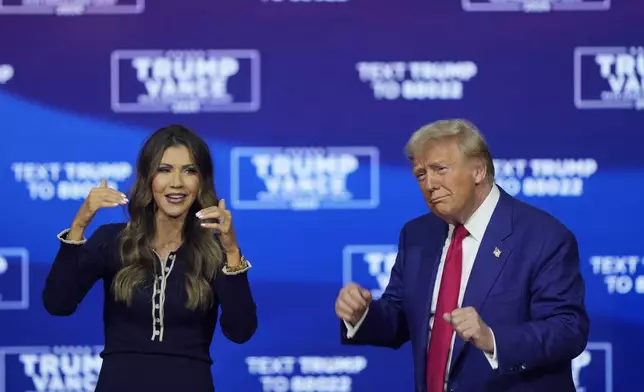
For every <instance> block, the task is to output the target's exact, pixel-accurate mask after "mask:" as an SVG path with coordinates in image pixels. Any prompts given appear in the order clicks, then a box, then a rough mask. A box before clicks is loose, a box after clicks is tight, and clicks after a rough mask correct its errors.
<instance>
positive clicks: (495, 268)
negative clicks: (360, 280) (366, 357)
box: [341, 189, 589, 392]
mask: <svg viewBox="0 0 644 392" xmlns="http://www.w3.org/2000/svg"><path fill="white" fill-rule="evenodd" d="M500 191H501V196H500V199H499V202H498V204H497V206H496V209H495V210H494V213H493V215H492V218H491V220H490V223H489V225H488V227H487V229H486V232H485V235H484V237H483V240H482V243H481V246H480V248H479V251H478V253H477V256H476V260H475V262H474V266H473V268H472V273H471V275H470V278H469V281H468V285H467V289H466V292H465V296H464V298H463V303H462V305H461V306H462V307H467V306H473V307H474V308H475V309H476V310H477V312H478V313H479V315H480V316H481V318H482V319H483V320H484V321H485V322H486V323H487V324H488V325H489V326H490V328H492V330H493V331H494V336H495V339H496V345H497V359H498V364H499V367H498V369H496V370H493V369H492V367H491V366H490V364H489V362H488V361H487V359H486V358H485V356H484V354H483V352H482V351H481V350H479V349H477V348H476V347H475V346H473V345H472V344H471V343H465V342H464V341H463V340H462V339H460V338H459V337H458V336H457V337H456V341H455V343H454V348H453V355H452V360H451V364H450V375H449V380H448V389H447V390H448V391H463V392H465V391H468V392H469V391H471V392H485V391H495V392H496V391H508V392H509V391H512V392H515V391H516V392H531V391H535V392H537V391H538V392H544V391H545V392H568V391H570V392H574V391H575V388H574V385H573V381H572V372H571V367H570V361H571V360H572V359H573V358H574V357H576V356H577V355H579V354H580V353H581V352H582V351H583V350H584V348H585V347H586V343H587V340H588V331H589V320H588V315H587V314H586V310H585V304H584V297H585V285H584V281H583V279H582V276H581V274H580V271H579V254H578V249H577V241H576V239H575V236H574V235H573V234H572V233H571V232H570V231H569V230H568V229H567V228H566V227H565V226H564V225H562V224H561V223H559V222H558V221H557V220H556V219H555V218H553V217H552V216H551V215H549V214H547V213H545V212H543V211H541V210H539V209H537V208H534V207H532V206H530V205H528V204H525V203H523V202H521V201H519V200H518V199H515V198H513V197H511V196H510V195H508V194H507V193H506V192H504V191H503V190H501V189H500ZM447 232H448V225H447V224H446V223H445V222H444V221H442V220H441V219H439V218H438V217H436V216H435V215H432V214H426V215H423V216H421V217H418V218H416V219H414V220H411V221H409V222H408V223H407V224H405V226H404V227H403V229H402V231H401V234H400V239H399V244H398V256H397V259H396V263H395V265H394V267H393V269H392V271H391V279H390V281H389V285H388V286H387V288H386V290H385V292H384V294H383V295H382V297H381V298H380V299H378V300H376V301H373V302H372V303H371V305H370V308H369V312H368V313H367V316H366V317H365V319H364V321H363V323H362V325H361V327H360V329H359V330H358V332H357V333H356V335H355V336H354V337H353V338H351V339H347V338H346V327H345V326H344V323H341V333H342V343H343V344H353V345H374V346H383V347H391V348H398V347H400V346H401V345H403V344H404V343H406V342H408V341H411V345H412V352H413V359H414V379H415V382H414V384H415V392H426V387H425V380H426V376H425V373H426V371H425V368H426V361H427V351H426V350H427V346H428V337H429V319H430V304H431V300H432V292H433V291H432V289H433V287H434V282H435V279H436V273H437V269H438V265H439V262H440V257H441V252H442V248H443V245H444V242H445V239H446V237H447ZM495 248H498V249H499V250H500V251H501V253H500V255H499V256H498V257H496V256H495V255H494V249H495ZM439 317H440V316H439Z"/></svg>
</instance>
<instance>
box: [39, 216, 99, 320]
mask: <svg viewBox="0 0 644 392" xmlns="http://www.w3.org/2000/svg"><path fill="white" fill-rule="evenodd" d="M69 230H70V229H66V230H64V231H62V232H61V233H60V234H58V240H59V241H60V248H59V249H58V253H57V254H56V258H55V259H54V262H53V264H52V266H51V269H50V271H49V274H48V275H47V278H46V281H45V288H44V289H43V292H42V301H43V305H44V306H45V309H46V310H47V312H48V313H50V314H52V315H55V316H70V315H72V314H73V313H74V312H75V311H76V309H77V307H78V305H79V304H80V302H81V301H82V300H83V298H85V295H87V292H88V291H89V290H90V289H91V288H92V286H93V285H94V283H95V282H96V281H97V280H99V279H101V278H103V276H104V273H105V269H106V260H107V256H106V254H107V253H108V249H107V247H106V238H105V237H106V230H105V226H101V227H99V228H98V229H97V230H96V231H95V232H94V233H93V234H92V236H90V238H89V240H87V239H82V240H81V241H72V240H68V239H67V235H68V234H69Z"/></svg>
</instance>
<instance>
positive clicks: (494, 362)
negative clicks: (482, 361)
mask: <svg viewBox="0 0 644 392" xmlns="http://www.w3.org/2000/svg"><path fill="white" fill-rule="evenodd" d="M490 333H492V341H493V342H494V352H493V353H492V354H490V353H486V352H485V351H483V354H484V355H485V358H487V361H488V362H489V363H490V366H492V369H494V370H496V369H498V368H499V361H498V359H497V357H496V339H495V338H494V331H492V328H490Z"/></svg>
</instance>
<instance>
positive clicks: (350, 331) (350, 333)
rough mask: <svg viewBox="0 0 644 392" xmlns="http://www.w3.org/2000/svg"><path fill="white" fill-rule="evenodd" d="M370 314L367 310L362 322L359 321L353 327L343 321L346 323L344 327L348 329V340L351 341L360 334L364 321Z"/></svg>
mask: <svg viewBox="0 0 644 392" xmlns="http://www.w3.org/2000/svg"><path fill="white" fill-rule="evenodd" d="M368 312H369V308H367V310H365V311H364V314H363V315H362V317H361V318H360V320H358V322H357V323H356V325H355V326H352V325H351V324H349V323H348V322H347V321H346V320H342V321H344V325H345V326H346V327H347V339H351V338H352V337H354V336H355V334H356V333H358V329H360V326H361V325H362V322H363V321H364V319H365V317H367V313H368Z"/></svg>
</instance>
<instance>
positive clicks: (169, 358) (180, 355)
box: [43, 224, 257, 392]
mask: <svg viewBox="0 0 644 392" xmlns="http://www.w3.org/2000/svg"><path fill="white" fill-rule="evenodd" d="M123 227H125V224H108V225H103V226H100V227H99V228H98V229H97V230H96V231H95V232H94V234H93V235H92V236H91V237H90V238H89V239H88V240H87V241H86V242H85V241H79V242H74V241H69V240H67V238H66V237H67V233H68V230H66V231H63V232H62V233H61V234H59V236H58V237H59V239H60V240H61V244H60V249H59V251H58V254H57V255H56V259H55V260H54V263H53V265H52V267H51V271H50V272H49V275H48V277H47V281H46V283H45V288H44V291H43V302H44V305H45V308H46V309H47V311H48V312H49V313H51V314H53V315H59V316H68V315H71V314H72V313H74V311H75V310H76V308H77V306H78V304H79V303H80V302H81V301H82V299H83V298H84V297H85V295H86V294H87V292H88V291H89V290H90V289H91V287H92V286H93V285H94V283H96V281H98V280H99V279H103V281H104V294H105V302H104V309H103V322H104V328H105V345H104V350H103V352H102V353H101V357H102V358H103V365H102V368H101V372H100V374H99V379H98V383H97V387H96V392H129V391H132V392H135V391H136V392H141V391H155V392H162V391H168V392H183V391H186V392H212V391H214V385H213V381H212V376H211V372H210V367H211V365H212V359H211V358H210V344H211V342H212V337H213V333H214V331H215V325H216V323H217V317H218V312H219V307H221V317H220V318H219V322H220V326H221V329H222V333H223V334H224V336H226V337H227V338H228V339H230V340H231V341H233V342H236V343H243V342H246V341H247V340H249V339H250V338H251V336H252V335H253V334H254V332H255V330H256V328H257V315H256V307H255V302H254V300H253V297H252V294H251V290H250V286H249V283H248V276H247V272H246V271H247V269H248V268H249V267H250V266H249V267H248V268H246V269H245V270H243V271H241V272H238V273H228V272H227V271H225V269H224V271H222V272H220V273H219V274H218V276H217V278H216V279H215V280H214V281H213V282H212V284H211V286H212V289H213V294H214V295H213V297H214V304H213V306H212V307H211V308H210V309H209V310H208V311H203V310H195V311H191V310H188V309H186V308H185V306H184V304H185V302H186V299H187V294H186V292H185V283H184V274H183V272H184V268H183V267H184V263H185V259H186V257H188V252H186V249H185V248H183V247H181V248H179V249H178V250H177V251H176V252H173V253H171V254H170V256H169V257H168V260H166V261H165V262H164V261H162V260H160V259H159V260H157V261H158V262H159V263H160V265H161V268H158V270H159V272H158V274H157V276H156V279H155V282H150V284H149V285H145V287H140V288H138V289H137V290H136V291H135V294H134V297H133V300H132V306H131V307H128V306H127V305H126V304H125V303H123V302H118V303H117V302H115V301H114V299H113V296H112V294H111V292H110V287H111V285H112V279H113V278H114V276H115V274H116V272H117V271H118V270H119V268H120V267H121V262H120V259H119V250H118V235H119V233H120V231H121V230H122V229H123Z"/></svg>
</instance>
